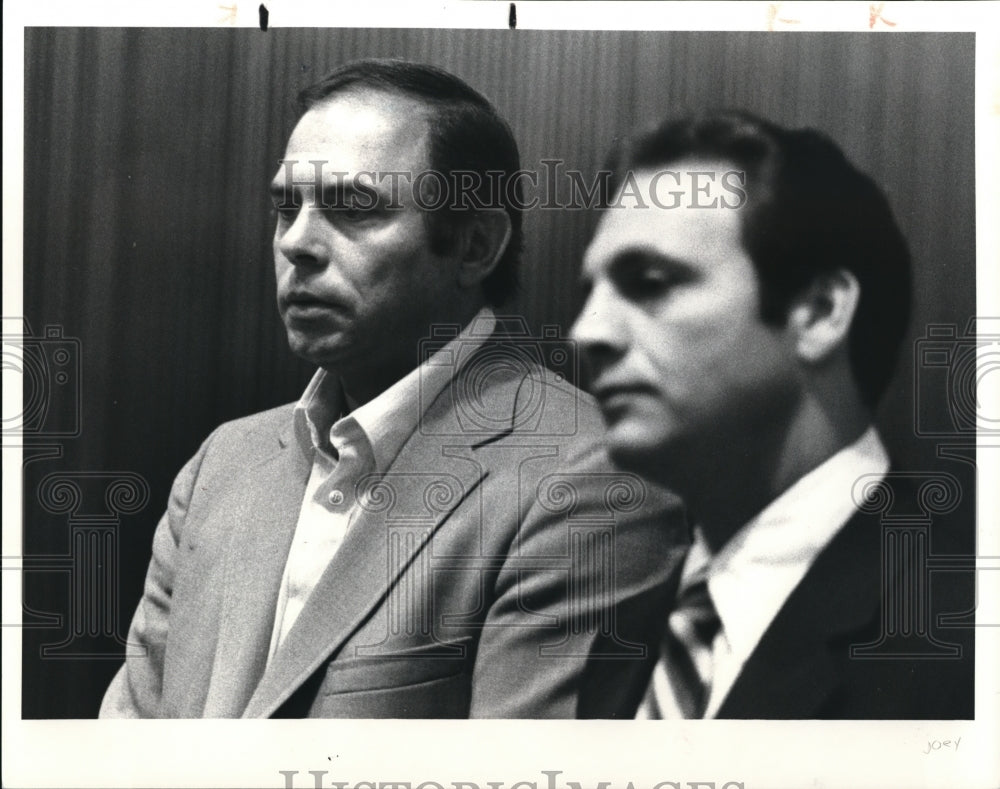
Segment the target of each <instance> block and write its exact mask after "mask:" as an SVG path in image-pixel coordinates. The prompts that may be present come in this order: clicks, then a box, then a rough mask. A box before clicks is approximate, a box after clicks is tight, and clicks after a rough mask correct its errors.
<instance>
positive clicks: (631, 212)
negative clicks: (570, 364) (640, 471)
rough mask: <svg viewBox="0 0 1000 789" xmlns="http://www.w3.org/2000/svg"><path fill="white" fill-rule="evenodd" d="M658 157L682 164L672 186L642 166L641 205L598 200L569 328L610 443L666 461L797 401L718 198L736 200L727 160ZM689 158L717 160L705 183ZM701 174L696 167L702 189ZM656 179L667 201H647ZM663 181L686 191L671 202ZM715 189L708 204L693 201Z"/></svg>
mask: <svg viewBox="0 0 1000 789" xmlns="http://www.w3.org/2000/svg"><path fill="white" fill-rule="evenodd" d="M662 169H669V170H671V171H677V172H679V173H680V174H681V175H680V181H681V186H680V187H678V186H677V183H676V181H675V180H672V179H666V178H661V179H659V181H658V182H657V181H656V180H655V179H654V174H655V171H639V172H637V173H636V183H637V184H638V187H639V190H640V195H641V197H642V200H643V201H644V203H645V205H646V207H642V206H641V205H639V204H638V201H637V200H636V199H628V198H627V199H624V200H622V201H621V206H622V207H612V208H609V209H608V210H606V211H604V212H603V214H602V217H601V220H600V223H599V225H598V228H597V232H596V234H595V236H594V239H593V241H592V242H591V244H590V246H589V248H588V249H587V251H586V254H585V257H584V264H583V278H584V281H585V283H586V284H588V285H589V286H590V294H589V297H588V299H587V301H586V304H585V305H584V307H583V310H582V312H581V314H580V317H579V318H578V320H577V322H576V324H575V325H574V327H573V336H574V338H575V339H576V340H577V342H578V343H579V344H580V347H581V349H582V351H583V354H584V357H585V358H586V359H587V360H588V362H589V364H590V369H591V373H592V376H593V377H592V387H591V389H592V391H593V392H594V394H595V395H596V396H597V398H598V401H599V403H600V406H601V410H602V411H603V413H604V417H605V420H606V422H607V426H608V437H607V440H608V443H609V447H610V449H611V451H612V454H613V455H614V456H615V457H616V459H618V460H619V462H622V463H623V464H625V465H630V466H634V467H638V468H645V469H648V468H653V469H660V470H661V471H664V472H666V473H668V474H669V469H670V468H671V467H673V468H676V467H677V464H678V463H680V464H685V463H689V462H695V461H701V460H704V459H706V458H707V459H708V461H707V462H709V463H711V462H712V461H711V457H712V455H711V454H709V453H718V452H719V451H720V450H721V451H727V448H728V450H729V451H732V452H741V451H742V449H741V446H746V445H747V444H746V443H745V442H746V441H747V440H748V439H752V437H753V436H755V435H757V436H761V435H766V434H767V433H768V432H769V431H773V430H774V429H775V428H780V424H781V421H782V419H783V418H786V417H787V414H788V412H789V411H791V410H792V409H793V407H794V406H793V405H791V403H792V400H793V398H794V396H795V391H796V379H797V375H796V373H797V370H796V366H795V362H794V356H793V349H792V343H791V341H790V339H789V337H788V336H787V333H786V331H785V330H783V329H782V328H780V327H772V326H767V325H765V324H764V323H762V321H761V319H760V317H759V285H758V281H757V276H756V273H755V270H754V267H753V264H752V262H751V260H750V258H749V256H748V254H747V252H746V251H745V250H744V248H743V244H742V242H741V239H740V222H741V217H740V214H741V210H742V209H740V208H728V207H721V206H722V204H723V202H724V201H726V202H727V203H728V205H733V204H734V200H733V195H732V193H726V192H725V191H724V190H723V189H721V188H720V184H721V183H722V180H721V179H722V175H723V174H724V173H725V172H727V171H732V170H734V169H735V168H734V167H732V166H730V165H729V164H728V163H726V162H718V161H712V162H706V161H703V160H681V161H679V162H676V163H672V164H670V165H669V166H668V167H665V168H662ZM690 171H697V172H700V173H706V172H709V173H714V176H713V177H712V178H711V184H712V186H711V188H710V191H709V192H708V193H707V194H706V193H705V192H704V191H702V192H699V193H698V194H695V193H694V182H693V181H692V180H691V178H690V177H689V176H688V175H687V174H688V173H689V172H690ZM709 182H710V179H709V178H708V177H707V176H704V175H700V176H698V177H697V187H699V188H704V187H705V185H706V184H707V183H709ZM654 184H655V190H656V193H657V194H658V195H659V201H660V203H661V204H662V205H667V206H673V205H674V204H675V203H677V207H672V208H659V207H656V206H655V205H654V203H652V202H651V200H650V197H649V194H650V190H651V188H653V187H654ZM751 187H752V185H750V186H748V187H747V188H748V189H749V188H751ZM668 189H669V190H671V191H681V192H683V194H681V195H679V197H680V199H679V201H677V200H675V199H674V197H672V196H671V195H669V194H666V191H667V190H668ZM716 198H717V199H718V205H717V207H715V208H699V207H691V206H692V205H693V204H694V205H705V204H711V202H712V201H713V199H716ZM771 440H773V436H772V437H771ZM699 465H702V464H701V463H699Z"/></svg>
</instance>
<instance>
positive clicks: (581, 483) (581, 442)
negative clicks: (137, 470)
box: [101, 61, 680, 718]
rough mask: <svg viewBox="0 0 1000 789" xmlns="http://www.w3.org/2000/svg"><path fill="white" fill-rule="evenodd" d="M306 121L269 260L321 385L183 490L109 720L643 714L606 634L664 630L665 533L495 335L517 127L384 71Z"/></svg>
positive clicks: (511, 276)
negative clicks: (652, 620)
mask: <svg viewBox="0 0 1000 789" xmlns="http://www.w3.org/2000/svg"><path fill="white" fill-rule="evenodd" d="M302 98H303V102H304V106H305V112H304V114H303V115H302V117H301V119H300V120H299V122H298V125H297V126H296V127H295V129H294V131H293V132H292V135H291V138H290V139H289V141H288V146H287V150H286V154H285V158H284V160H283V161H282V164H281V167H280V168H279V170H278V173H277V175H276V176H275V178H274V181H273V183H272V187H271V191H272V194H273V198H274V203H275V209H276V213H277V220H276V230H275V236H274V257H275V268H276V275H277V294H278V306H279V310H280V312H281V315H282V318H283V319H284V322H285V325H286V328H287V333H288V339H289V343H290V345H291V347H292V350H293V351H294V352H295V353H297V354H299V355H301V356H303V357H304V358H306V359H308V360H309V361H311V362H314V363H315V364H317V365H318V366H319V368H320V370H319V371H318V372H317V374H316V376H315V377H314V379H313V380H312V382H311V383H310V384H309V387H308V389H307V390H306V392H305V393H304V394H303V396H302V398H301V399H300V401H299V403H298V404H296V405H289V406H283V407H281V408H277V409H274V410H272V411H268V412H265V413H262V414H257V415H254V416H251V417H248V418H245V419H242V420H238V421H236V422H233V423H229V424H226V425H223V426H222V427H220V428H219V429H218V430H217V431H215V433H213V434H212V436H210V437H209V439H208V440H207V441H206V442H205V443H204V444H203V446H202V448H201V450H200V451H199V452H198V454H197V455H196V456H195V457H194V458H193V459H192V460H191V461H190V462H189V463H188V465H187V466H186V467H185V468H184V470H183V471H182V472H181V474H180V475H179V476H178V478H177V481H176V483H175V486H174V489H173V491H172V494H171V499H170V503H169V507H168V510H167V513H166V515H165V516H164V518H163V520H162V521H161V523H160V525H159V527H158V528H157V531H156V536H155V539H154V546H153V558H152V561H151V563H150V567H149V572H148V575H147V579H146V585H145V590H144V594H143V598H142V600H141V602H140V604H139V607H138V610H137V612H136V614H135V617H134V620H133V622H132V627H131V631H130V636H129V641H130V642H132V643H133V644H136V645H139V646H141V647H143V648H144V649H142V650H138V652H139V653H141V654H135V655H130V656H129V657H128V659H127V661H126V664H125V666H124V667H123V668H122V669H121V671H120V672H119V674H118V675H117V676H116V678H115V679H114V681H113V683H112V685H111V687H110V688H109V690H108V692H107V694H106V697H105V699H104V703H103V706H102V709H101V714H102V716H107V717H112V716H138V717H240V716H242V717H269V716H278V717H280V716H292V717H303V716H317V717H428V718H430V717H466V716H487V717H499V716H509V717H574V716H581V715H588V716H608V717H613V716H617V715H628V714H630V712H631V710H630V707H631V706H634V703H635V699H636V697H637V694H641V692H642V690H643V688H644V681H645V675H646V674H647V673H648V670H649V660H650V659H651V657H652V656H653V655H654V652H655V648H654V649H652V650H651V649H649V648H648V644H647V643H646V642H647V641H648V640H649V639H648V637H647V635H646V634H645V633H644V632H643V631H642V628H633V627H632V626H631V625H632V623H641V622H642V621H643V618H642V617H635V616H631V615H626V614H622V615H620V616H619V613H620V612H628V611H634V610H636V609H645V608H647V607H650V606H652V607H656V606H662V605H663V604H665V603H664V595H665V593H666V592H665V590H666V584H665V581H666V575H667V570H668V569H669V567H670V562H671V558H672V556H673V555H674V551H673V546H675V545H676V544H677V542H678V541H679V540H680V534H679V532H678V529H677V517H676V516H677V508H676V506H675V503H674V502H673V501H672V500H671V499H670V498H669V497H667V496H665V495H664V494H662V493H661V492H658V491H657V490H656V489H654V488H651V487H650V486H648V485H647V484H645V483H643V482H642V481H641V480H640V479H639V478H638V477H636V476H634V475H631V474H625V473H622V472H620V471H617V470H616V469H615V468H614V467H613V466H612V465H611V464H610V462H609V461H608V459H607V458H606V455H605V452H604V451H603V449H602V447H601V445H600V435H601V432H602V431H601V422H600V418H599V414H598V412H597V410H596V407H595V405H594V404H593V401H592V400H591V399H589V397H587V396H586V395H583V394H582V393H581V392H579V391H578V390H576V389H575V388H574V387H572V386H571V385H569V383H567V381H566V380H565V377H564V376H563V375H559V374H557V373H554V372H552V371H550V370H549V369H547V368H546V366H545V363H546V362H549V363H552V364H555V366H556V367H559V366H562V367H565V366H566V365H567V361H568V360H571V359H572V358H573V357H572V354H568V353H567V349H566V348H565V347H563V346H562V345H560V344H559V343H557V342H555V341H554V340H555V338H547V339H545V340H532V339H531V338H529V337H527V336H526V334H525V333H524V332H523V331H522V330H521V328H520V326H519V324H517V323H516V322H515V323H514V324H513V325H511V324H510V322H509V321H504V320H500V319H498V318H497V317H496V316H495V314H494V312H493V310H492V307H494V306H497V305H499V304H500V303H502V302H503V300H504V299H505V298H506V297H507V296H508V295H509V294H510V292H511V290H512V289H513V287H514V285H515V282H516V268H515V267H516V264H517V257H518V252H519V246H520V238H521V231H520V214H519V210H518V200H519V192H518V189H517V183H516V179H515V180H513V181H507V182H503V183H502V188H500V189H496V190H492V191H491V189H492V187H493V186H495V184H496V183H497V182H495V181H490V180H489V179H487V178H486V177H485V176H486V174H488V173H491V172H500V173H502V174H506V175H507V176H508V177H509V176H511V174H513V173H516V172H517V170H518V169H519V162H518V153H517V147H516V144H515V142H514V140H513V138H512V136H511V134H510V131H509V129H508V127H507V125H506V124H505V123H504V121H503V120H502V119H501V118H500V117H499V116H498V115H497V114H496V112H495V110H494V109H493V108H492V106H491V105H490V104H489V103H488V102H487V101H486V100H485V99H483V98H482V96H480V95H479V94H478V93H476V92H475V91H473V90H472V89H471V88H469V87H468V86H467V85H465V83H463V82H461V81H460V80H458V79H457V78H455V77H454V76H452V75H450V74H447V73H445V72H442V71H440V70H438V69H434V68H431V67H426V66H419V65H416V64H410V63H402V62H397V61H362V62H359V63H354V64H348V65H347V66H344V67H341V68H340V69H338V70H336V71H335V72H333V73H332V74H331V75H329V76H328V77H327V78H326V79H324V80H323V81H322V82H321V83H319V84H318V85H316V86H315V87H313V88H311V89H309V90H307V91H306V92H305V93H304V94H303V97H302ZM458 171H464V172H466V173H469V172H471V173H472V174H473V175H474V176H475V175H478V176H479V179H478V180H476V179H475V178H474V179H473V182H472V184H471V186H470V182H469V181H468V180H465V181H460V180H459V179H455V178H452V176H453V175H455V174H456V173H457V172H458ZM387 175H388V176H389V177H386V176H387ZM425 176H426V177H425ZM456 185H460V187H461V188H460V189H459V190H458V191H459V192H460V194H456V193H455V192H454V191H451V192H449V190H454V189H455V187H456ZM456 198H460V199H456ZM564 372H565V371H564ZM595 667H598V668H601V667H603V668H601V670H598V671H595V670H594V669H595ZM595 678H599V680H598V679H595ZM607 682H614V683H615V686H616V687H614V688H613V690H610V691H609V685H608V684H607Z"/></svg>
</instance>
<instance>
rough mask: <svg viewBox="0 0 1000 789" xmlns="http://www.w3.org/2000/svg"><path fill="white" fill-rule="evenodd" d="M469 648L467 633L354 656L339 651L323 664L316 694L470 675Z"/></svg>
mask: <svg viewBox="0 0 1000 789" xmlns="http://www.w3.org/2000/svg"><path fill="white" fill-rule="evenodd" d="M350 649H351V648H350V647H349V648H348V650H349V651H350ZM472 649H473V639H472V637H471V636H469V637H466V638H461V639H457V640H454V641H447V642H433V643H428V644H421V645H420V646H418V647H407V648H403V649H398V648H397V649H393V648H392V647H391V646H385V647H379V650H380V651H379V654H377V655H362V656H357V657H355V656H348V655H345V654H344V653H341V654H340V655H338V656H337V657H336V658H335V659H334V660H332V661H331V662H330V663H329V664H328V665H327V669H326V676H325V677H324V679H323V683H322V685H321V686H320V689H319V695H320V696H324V695H331V694H338V693H355V692H359V691H371V690H387V689H390V688H398V687H406V686H409V685H417V684H421V683H426V682H431V681H434V680H439V679H444V678H447V677H454V676H456V675H460V674H468V675H471V673H472V669H471V665H472V658H473V654H472Z"/></svg>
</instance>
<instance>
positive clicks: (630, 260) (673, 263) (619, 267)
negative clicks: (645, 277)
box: [608, 246, 692, 273]
mask: <svg viewBox="0 0 1000 789" xmlns="http://www.w3.org/2000/svg"><path fill="white" fill-rule="evenodd" d="M650 264H653V265H656V266H660V267H661V268H671V269H679V270H681V269H683V270H690V269H691V268H692V267H691V264H690V263H687V262H686V261H684V260H682V259H681V258H678V257H674V256H673V255H668V254H665V253H664V252H661V251H660V250H658V249H654V248H652V247H641V246H640V247H629V248H628V249H623V250H620V251H618V252H616V253H615V254H614V256H613V257H612V258H611V261H610V262H609V263H608V271H609V272H611V273H615V272H621V271H624V270H625V269H629V268H634V267H636V266H648V265H650Z"/></svg>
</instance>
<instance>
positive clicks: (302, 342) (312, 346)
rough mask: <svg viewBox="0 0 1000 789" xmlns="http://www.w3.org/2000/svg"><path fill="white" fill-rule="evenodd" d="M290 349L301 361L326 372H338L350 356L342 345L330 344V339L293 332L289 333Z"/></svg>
mask: <svg viewBox="0 0 1000 789" xmlns="http://www.w3.org/2000/svg"><path fill="white" fill-rule="evenodd" d="M288 347H289V349H290V350H291V352H292V353H294V354H295V355H296V356H298V357H299V358H300V359H305V360H306V361H307V362H309V363H310V364H314V365H316V366H317V367H322V368H324V369H326V370H336V369H337V368H338V367H341V366H342V365H343V364H344V362H345V361H346V360H347V359H348V358H349V356H350V354H349V353H348V349H347V348H345V347H343V345H342V344H339V343H334V342H330V339H329V338H323V340H318V339H316V338H312V337H305V336H303V335H302V334H299V333H298V332H293V331H289V332H288Z"/></svg>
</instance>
